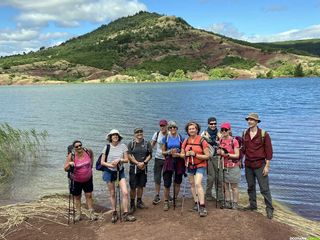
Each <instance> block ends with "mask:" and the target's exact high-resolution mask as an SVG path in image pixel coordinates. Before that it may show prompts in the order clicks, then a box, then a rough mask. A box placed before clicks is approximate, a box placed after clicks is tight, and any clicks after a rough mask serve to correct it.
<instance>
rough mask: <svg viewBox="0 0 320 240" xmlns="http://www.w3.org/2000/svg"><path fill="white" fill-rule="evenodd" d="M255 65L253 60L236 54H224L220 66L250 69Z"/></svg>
mask: <svg viewBox="0 0 320 240" xmlns="http://www.w3.org/2000/svg"><path fill="white" fill-rule="evenodd" d="M255 65H256V63H255V61H253V60H248V59H244V58H241V57H237V56H226V57H225V58H224V59H223V60H222V63H221V64H220V66H228V67H233V68H238V69H248V70H249V69H251V68H253V67H254V66H255Z"/></svg>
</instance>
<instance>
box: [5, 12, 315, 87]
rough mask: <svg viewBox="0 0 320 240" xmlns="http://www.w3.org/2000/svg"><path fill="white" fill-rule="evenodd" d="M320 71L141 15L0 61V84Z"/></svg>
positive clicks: (261, 48) (274, 52)
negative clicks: (0, 69)
mask: <svg viewBox="0 0 320 240" xmlns="http://www.w3.org/2000/svg"><path fill="white" fill-rule="evenodd" d="M319 66H320V59H319V58H312V57H307V56H298V55H294V54H289V53H287V52H285V51H283V50H278V49H276V48H274V47H270V46H268V45H264V44H253V43H248V42H244V41H240V40H236V39H231V38H227V37H224V36H221V35H218V34H214V33H211V32H207V31H204V30H199V29H195V28H193V27H192V26H190V25H189V24H188V23H187V22H186V21H185V20H183V19H182V18H179V17H174V16H163V15H160V14H157V13H148V12H139V13H137V14H135V15H133V16H129V17H123V18H120V19H117V20H115V21H113V22H111V23H109V24H108V25H102V26H101V27H99V28H98V29H96V30H94V31H92V32H90V33H87V34H85V35H82V36H79V37H76V38H72V39H70V40H68V41H66V42H64V43H62V44H61V45H59V46H55V47H50V48H44V47H40V48H39V51H37V52H31V53H27V54H22V55H14V56H9V57H1V58H0V67H1V68H2V71H1V72H2V74H0V84H1V82H2V84H14V83H15V82H17V81H19V82H21V83H24V82H28V81H29V80H30V79H32V81H33V82H43V81H46V80H57V81H62V80H63V81H68V82H70V81H87V80H96V81H98V82H99V81H100V82H104V81H109V80H110V79H109V80H108V78H110V77H112V76H113V78H112V79H113V80H114V79H115V80H116V79H128V80H129V81H131V80H159V79H160V80H161V79H162V80H163V79H167V78H171V79H172V78H173V79H188V78H189V79H209V78H210V79H213V78H217V79H220V78H241V77H244V78H256V77H274V76H293V75H295V73H296V72H297V73H299V71H300V75H305V74H306V71H309V72H308V75H320V68H319ZM297 68H299V69H297ZM297 70H299V71H297ZM301 71H302V74H301ZM124 75H125V76H127V77H123V76H124ZM300 75H299V74H298V75H297V76H300ZM118 76H119V77H118ZM295 76H296V75H295ZM151 78H152V79H151Z"/></svg>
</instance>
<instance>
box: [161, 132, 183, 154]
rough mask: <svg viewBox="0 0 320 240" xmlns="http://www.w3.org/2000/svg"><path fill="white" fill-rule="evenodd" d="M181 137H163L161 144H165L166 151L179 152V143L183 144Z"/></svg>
mask: <svg viewBox="0 0 320 240" xmlns="http://www.w3.org/2000/svg"><path fill="white" fill-rule="evenodd" d="M183 140H184V139H183V137H182V136H180V135H179V134H177V136H175V137H174V136H172V135H170V134H169V135H168V136H164V137H163V138H162V144H166V143H167V150H170V149H173V148H176V149H178V150H179V152H180V150H181V143H182V142H183Z"/></svg>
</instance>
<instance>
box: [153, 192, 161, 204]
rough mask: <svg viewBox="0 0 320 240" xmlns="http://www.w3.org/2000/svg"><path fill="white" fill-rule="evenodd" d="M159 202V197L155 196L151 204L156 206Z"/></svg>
mask: <svg viewBox="0 0 320 240" xmlns="http://www.w3.org/2000/svg"><path fill="white" fill-rule="evenodd" d="M160 202H161V199H160V197H159V195H158V194H157V195H156V196H155V197H154V199H153V201H152V203H153V205H158V204H159V203H160Z"/></svg>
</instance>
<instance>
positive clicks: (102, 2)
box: [0, 0, 320, 56]
mask: <svg viewBox="0 0 320 240" xmlns="http://www.w3.org/2000/svg"><path fill="white" fill-rule="evenodd" d="M141 10H142V11H149V12H156V13H159V14H164V15H168V16H171V15H174V16H177V17H181V18H183V19H184V20H186V21H187V22H188V23H189V24H190V25H191V26H193V27H195V28H199V29H205V30H208V31H212V32H214V33H219V34H222V35H225V36H228V37H232V38H236V39H241V40H245V41H249V42H274V41H287V40H301V39H312V38H320V0H268V1H267V0H260V1H259V0H42V1H38V0H0V56H7V55H12V54H18V53H23V52H26V53H28V52H29V51H36V50H39V48H40V47H50V46H54V45H59V44H61V43H62V42H64V41H66V40H68V39H70V38H72V37H75V36H79V35H83V34H85V33H88V32H91V31H93V30H94V29H96V28H98V27H99V26H101V25H102V24H108V23H109V22H110V21H113V20H115V19H117V18H120V17H124V16H128V15H133V14H135V13H136V12H139V11H141Z"/></svg>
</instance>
